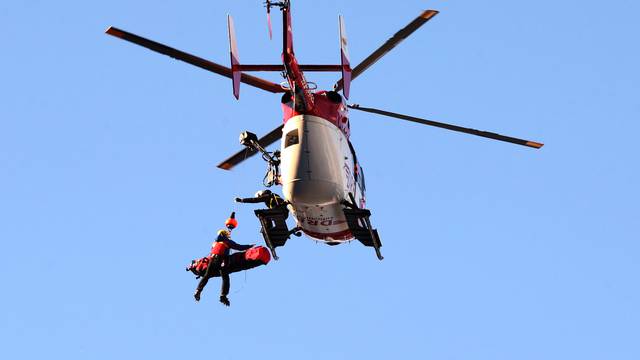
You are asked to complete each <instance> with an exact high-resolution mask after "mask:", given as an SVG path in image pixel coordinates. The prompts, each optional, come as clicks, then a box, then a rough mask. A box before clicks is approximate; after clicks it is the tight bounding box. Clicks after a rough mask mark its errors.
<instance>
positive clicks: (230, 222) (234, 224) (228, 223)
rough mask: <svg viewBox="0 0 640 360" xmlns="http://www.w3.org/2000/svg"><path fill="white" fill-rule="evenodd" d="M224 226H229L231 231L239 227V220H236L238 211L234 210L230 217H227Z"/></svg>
mask: <svg viewBox="0 0 640 360" xmlns="http://www.w3.org/2000/svg"><path fill="white" fill-rule="evenodd" d="M224 226H226V227H227V229H229V231H231V230H233V229H235V228H237V227H238V220H236V212H235V211H234V212H232V213H231V216H229V218H228V219H227V221H225V222H224Z"/></svg>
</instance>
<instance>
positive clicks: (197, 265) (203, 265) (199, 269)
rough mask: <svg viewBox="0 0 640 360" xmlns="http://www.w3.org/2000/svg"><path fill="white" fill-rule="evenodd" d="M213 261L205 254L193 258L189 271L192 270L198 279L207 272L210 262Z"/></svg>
mask: <svg viewBox="0 0 640 360" xmlns="http://www.w3.org/2000/svg"><path fill="white" fill-rule="evenodd" d="M210 262H211V257H210V256H205V257H203V258H201V259H196V260H191V265H189V266H188V267H187V269H186V270H187V271H191V272H192V273H193V274H194V275H195V276H196V279H199V278H201V277H203V276H204V274H205V273H206V272H207V267H209V263H210Z"/></svg>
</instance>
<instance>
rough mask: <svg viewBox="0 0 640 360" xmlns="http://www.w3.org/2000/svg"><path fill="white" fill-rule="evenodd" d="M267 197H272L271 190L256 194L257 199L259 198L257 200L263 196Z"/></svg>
mask: <svg viewBox="0 0 640 360" xmlns="http://www.w3.org/2000/svg"><path fill="white" fill-rule="evenodd" d="M266 195H271V190H269V189H266V190H260V191H258V192H257V193H256V197H257V198H259V197H263V196H266Z"/></svg>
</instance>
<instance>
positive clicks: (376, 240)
mask: <svg viewBox="0 0 640 360" xmlns="http://www.w3.org/2000/svg"><path fill="white" fill-rule="evenodd" d="M349 198H350V199H351V201H347V200H343V201H342V204H343V205H344V206H346V207H345V208H344V209H343V212H344V216H345V217H346V218H347V226H349V230H351V233H352V234H353V237H355V238H356V239H357V240H358V241H360V242H361V243H362V245H364V246H369V247H373V249H374V250H375V251H376V256H377V257H378V260H382V259H384V257H383V256H382V253H381V252H380V248H381V247H382V242H381V241H380V237H379V236H378V230H376V229H374V228H373V227H372V226H371V221H370V220H369V217H370V216H371V211H369V210H367V209H360V208H359V207H358V205H356V201H355V199H354V198H353V194H351V193H349Z"/></svg>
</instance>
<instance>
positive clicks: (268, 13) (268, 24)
mask: <svg viewBox="0 0 640 360" xmlns="http://www.w3.org/2000/svg"><path fill="white" fill-rule="evenodd" d="M267 26H268V27H269V40H273V30H272V28H271V7H270V6H269V5H267Z"/></svg>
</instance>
